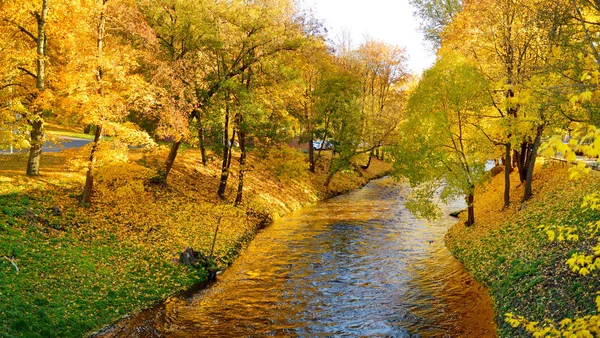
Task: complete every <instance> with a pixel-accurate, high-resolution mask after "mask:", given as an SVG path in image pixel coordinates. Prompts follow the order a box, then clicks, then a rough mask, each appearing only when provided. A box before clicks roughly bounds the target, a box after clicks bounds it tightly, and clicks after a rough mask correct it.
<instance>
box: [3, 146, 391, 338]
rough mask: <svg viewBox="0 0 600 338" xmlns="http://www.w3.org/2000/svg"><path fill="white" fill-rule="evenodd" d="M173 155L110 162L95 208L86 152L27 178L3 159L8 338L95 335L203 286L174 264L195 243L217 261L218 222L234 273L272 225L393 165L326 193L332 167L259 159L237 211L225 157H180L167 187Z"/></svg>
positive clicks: (135, 155) (355, 175)
mask: <svg viewBox="0 0 600 338" xmlns="http://www.w3.org/2000/svg"><path fill="white" fill-rule="evenodd" d="M166 151H168V150H167V149H158V150H154V151H151V152H143V151H140V150H133V151H130V152H129V153H128V154H126V156H124V157H120V158H119V159H120V161H114V162H111V163H104V166H103V167H102V168H101V169H100V170H99V172H98V173H97V178H96V187H95V188H96V189H95V190H96V191H95V195H94V199H93V204H92V205H91V206H89V207H87V208H83V207H80V206H79V205H78V196H79V194H80V193H81V189H82V184H83V181H84V173H85V167H84V166H82V165H81V164H82V163H85V158H86V154H87V153H88V152H89V149H86V147H83V148H81V149H70V150H67V151H63V152H59V153H55V154H45V156H44V157H43V162H42V175H41V176H40V177H37V178H29V177H26V176H24V175H23V174H22V168H24V167H25V163H26V156H25V155H11V156H10V157H9V156H5V157H2V158H0V205H1V206H2V210H1V212H0V257H3V256H6V257H7V259H6V260H5V259H2V260H1V261H0V279H1V280H2V281H3V283H2V285H0V337H19V336H27V337H32V336H65V337H80V336H82V335H84V334H86V333H87V334H89V333H90V332H93V331H95V330H98V329H99V328H101V327H102V326H103V325H106V324H110V323H112V322H114V321H116V320H118V319H119V318H122V317H123V316H124V315H126V314H128V313H134V312H137V311H139V310H141V309H142V308H146V307H148V306H150V305H152V304H154V303H155V302H157V301H159V300H162V299H165V298H166V297H168V296H170V295H173V294H175V293H177V292H180V291H181V290H186V289H189V288H191V287H193V286H194V285H198V284H199V283H201V282H202V281H204V280H205V279H206V272H205V271H203V270H197V269H195V268H192V267H189V266H183V265H180V264H177V263H175V262H174V261H175V260H176V259H177V258H178V255H179V253H180V252H181V251H182V250H183V248H185V247H186V246H189V247H192V248H194V249H195V250H196V251H200V252H202V253H204V254H208V253H209V252H210V248H211V245H212V241H213V238H214V232H215V228H216V225H217V221H218V219H221V224H220V227H219V232H218V236H217V241H216V245H215V249H214V257H215V258H216V261H217V263H218V264H219V265H220V266H221V267H226V266H227V265H229V264H231V262H232V261H233V260H234V258H235V257H236V256H237V254H238V253H239V251H240V250H241V249H242V248H243V246H244V245H245V243H247V242H248V241H250V239H251V238H252V237H253V236H254V234H255V233H256V230H257V228H259V227H260V226H261V224H264V223H265V221H267V222H268V220H269V219H271V218H277V217H280V216H282V215H284V214H286V213H289V212H290V211H293V210H296V209H298V208H300V207H302V206H304V205H307V204H311V203H314V202H316V201H317V200H320V199H323V198H326V197H329V196H332V195H336V194H340V193H342V192H345V191H349V190H352V189H356V188H358V187H360V186H362V185H364V184H365V183H366V182H368V180H370V179H372V178H375V177H380V176H382V175H384V174H385V173H387V172H388V170H389V169H390V166H389V165H388V164H386V163H383V162H380V161H374V162H372V164H371V167H370V168H369V169H368V170H366V171H361V172H356V171H353V170H351V171H345V172H342V173H339V174H336V176H335V177H334V179H333V180H332V183H331V185H330V187H329V189H325V188H324V187H323V182H324V180H325V169H326V168H327V161H324V163H323V166H321V167H319V170H318V172H317V173H316V174H314V175H313V174H306V170H305V169H303V168H302V167H301V168H300V171H294V170H296V169H298V168H294V167H293V166H292V167H290V166H289V165H290V164H294V163H300V164H302V163H303V162H302V158H303V157H302V156H300V154H293V153H289V152H287V153H285V152H284V153H283V155H285V156H287V157H285V156H284V157H283V158H282V157H281V156H280V157H276V156H269V155H267V156H266V157H264V158H257V157H252V158H250V168H251V169H250V170H249V171H247V173H246V177H247V180H246V184H245V190H244V193H245V203H244V205H243V206H242V207H238V208H235V207H233V206H231V204H230V203H228V202H223V201H221V200H220V199H219V198H218V197H217V196H216V190H217V189H216V188H217V186H218V174H219V163H218V161H217V160H214V161H211V162H209V164H208V166H206V167H203V166H202V165H200V164H199V163H200V158H199V157H200V156H199V153H198V151H196V150H194V149H188V150H186V151H184V152H183V153H182V154H180V155H179V158H178V160H177V162H176V163H175V166H174V168H173V170H172V173H171V176H170V177H169V181H168V184H167V185H153V184H151V183H149V180H150V178H151V177H152V176H153V175H154V174H155V172H156V171H155V168H156V167H157V166H159V165H160V163H161V161H162V159H164V158H165V156H166ZM234 155H235V154H234ZM325 155H326V154H325ZM236 162H237V161H233V164H232V167H233V168H232V173H231V177H230V187H232V188H230V189H229V191H228V194H229V195H228V196H229V197H230V198H231V196H232V195H233V194H234V188H233V187H236V186H237V184H236V183H237V180H236V177H237V169H236V167H235V166H236V165H237V163H236ZM273 163H275V164H276V165H275V166H274V165H273ZM274 167H277V168H283V169H285V170H282V171H278V172H275V171H274V170H272V169H273V168H274ZM286 170H287V173H290V172H291V173H292V174H294V173H296V172H303V173H304V174H303V175H300V176H297V177H294V176H293V175H292V176H291V177H290V175H288V176H287V177H286V175H285V174H286ZM11 262H14V263H15V264H16V265H17V266H18V267H19V271H16V269H15V268H14V265H13V264H12V263H11Z"/></svg>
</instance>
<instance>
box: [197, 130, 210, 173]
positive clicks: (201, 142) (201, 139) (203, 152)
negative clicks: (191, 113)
mask: <svg viewBox="0 0 600 338" xmlns="http://www.w3.org/2000/svg"><path fill="white" fill-rule="evenodd" d="M198 122H199V124H200V127H199V128H198V146H199V147H200V155H201V156H202V165H203V166H205V167H206V162H207V161H208V160H207V159H206V147H205V146H204V127H203V126H202V122H200V121H198Z"/></svg>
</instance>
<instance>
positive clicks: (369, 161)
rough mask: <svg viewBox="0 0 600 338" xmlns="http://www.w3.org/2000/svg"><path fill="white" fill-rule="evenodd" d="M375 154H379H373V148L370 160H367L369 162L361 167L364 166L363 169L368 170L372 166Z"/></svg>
mask: <svg viewBox="0 0 600 338" xmlns="http://www.w3.org/2000/svg"><path fill="white" fill-rule="evenodd" d="M373 156H377V155H375V154H373V151H372V150H371V151H370V152H369V160H368V161H367V164H366V165H363V166H362V167H361V168H363V170H367V169H369V166H371V160H372V159H373Z"/></svg>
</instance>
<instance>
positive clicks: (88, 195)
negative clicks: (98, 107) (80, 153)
mask: <svg viewBox="0 0 600 338" xmlns="http://www.w3.org/2000/svg"><path fill="white" fill-rule="evenodd" d="M101 138H102V126H101V125H97V126H96V132H95V133H94V144H93V145H92V151H91V152H90V161H89V163H88V171H87V174H86V176H85V186H84V188H83V196H82V197H81V204H89V203H90V202H91V201H92V192H93V191H94V170H95V166H96V152H97V151H98V146H99V145H100V139H101Z"/></svg>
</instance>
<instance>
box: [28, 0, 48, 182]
mask: <svg viewBox="0 0 600 338" xmlns="http://www.w3.org/2000/svg"><path fill="white" fill-rule="evenodd" d="M34 14H35V17H36V21H37V39H36V47H37V48H36V53H37V60H36V74H35V75H36V80H35V87H36V88H37V90H38V94H37V95H39V93H41V92H43V91H44V90H45V89H46V43H47V42H46V18H47V17H48V0H43V1H42V12H41V13H38V12H36V13H34ZM29 124H30V125H31V148H30V149H29V160H28V161H27V175H29V176H37V175H39V174H40V159H41V157H42V148H43V146H44V112H43V110H37V111H35V112H34V113H33V116H32V117H30V118H29Z"/></svg>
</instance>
